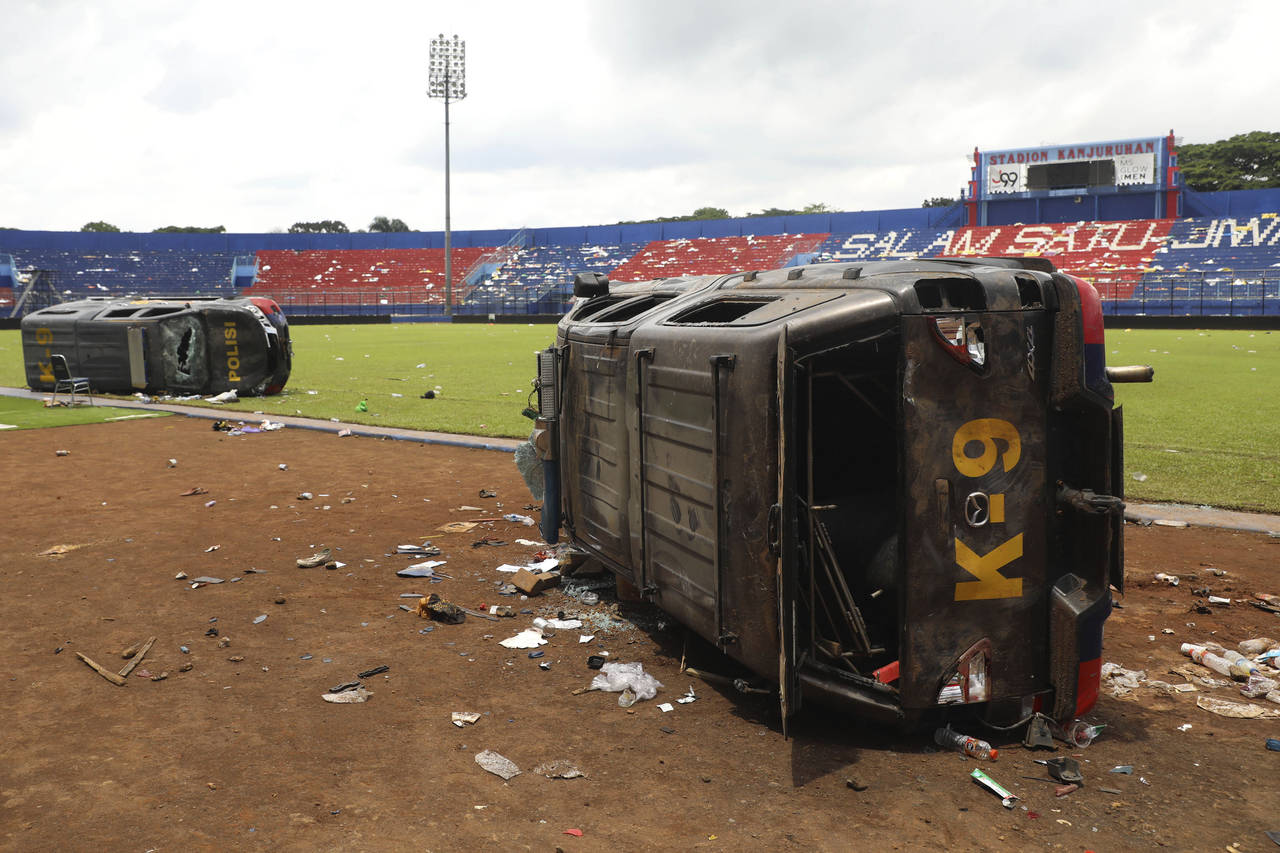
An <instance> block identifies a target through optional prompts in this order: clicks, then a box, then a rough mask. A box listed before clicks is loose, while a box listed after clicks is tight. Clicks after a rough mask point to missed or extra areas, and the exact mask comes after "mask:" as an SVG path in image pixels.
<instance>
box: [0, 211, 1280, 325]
mask: <svg viewBox="0 0 1280 853" xmlns="http://www.w3.org/2000/svg"><path fill="white" fill-rule="evenodd" d="M1186 203H1187V204H1188V206H1190V207H1191V208H1193V209H1194V210H1196V211H1202V212H1205V213H1207V214H1208V215H1201V216H1191V217H1184V218H1181V219H1128V220H1113V221H1078V222H1039V223H1031V224H1022V223H1015V224H1005V225H988V226H975V227H969V226H965V225H963V224H962V223H963V221H964V217H963V210H962V206H960V205H957V206H954V207H953V208H923V209H904V210H886V211H861V212H848V213H831V214H808V215H801V216H786V217H743V218H738V219H724V220H694V221H680V222H665V223H659V222H651V223H633V224H627V225H608V226H589V227H558V228H539V229H523V228H522V229H508V230H505V231H504V230H494V231H464V232H455V233H454V235H453V246H454V249H453V253H454V254H453V271H454V277H455V284H454V287H453V293H454V299H455V306H454V310H453V313H455V314H459V315H466V314H477V315H485V314H489V315H498V314H503V315H524V314H544V315H554V314H558V313H562V312H563V311H564V310H566V308H567V307H568V306H569V305H570V304H571V300H572V282H573V276H574V274H575V273H577V272H583V271H595V272H603V273H605V274H606V275H608V276H609V278H610V279H612V280H613V281H638V280H645V279H650V278H665V277H669V276H676V275H696V274H707V273H721V272H732V271H738V270H747V269H769V268H776V267H780V266H787V265H791V264H800V263H809V262H811V261H838V262H845V263H856V262H858V261H870V260H893V259H903V258H913V257H935V256H943V255H962V256H963V255H969V256H978V255H995V256H1003V257H1019V256H1042V257H1046V258H1049V259H1051V260H1052V261H1053V262H1054V264H1055V265H1056V266H1057V267H1058V268H1059V269H1062V270H1064V271H1067V272H1070V273H1073V274H1076V275H1079V276H1081V277H1083V278H1085V279H1088V280H1090V281H1091V282H1093V283H1094V284H1095V286H1096V287H1098V289H1099V292H1100V293H1101V294H1102V296H1103V299H1104V306H1103V307H1104V311H1105V312H1106V313H1108V314H1123V315H1142V314H1156V315H1178V316H1181V315H1193V316H1194V315H1270V316H1280V213H1278V211H1280V191H1271V190H1257V191H1250V192H1243V191H1236V192H1230V193H1198V194H1197V193H1190V192H1188V193H1187V194H1186ZM442 237H443V235H442V234H440V233H438V232H409V233H404V234H366V233H358V234H321V235H315V234H310V235H308V234H222V235H155V234H128V233H116V234H100V233H99V234H94V233H71V232H24V231H13V230H6V231H0V309H4V308H8V309H9V311H12V310H13V308H12V306H13V305H14V303H16V302H20V301H21V300H22V296H21V291H22V289H23V287H22V282H23V281H24V279H26V278H28V276H26V274H25V273H26V271H30V270H47V271H49V275H47V276H46V277H45V278H44V279H43V280H44V281H46V282H52V283H53V284H52V285H46V290H47V291H48V292H47V294H45V295H46V296H48V297H49V298H55V299H56V298H57V294H63V295H64V296H68V297H70V296H77V297H78V296H83V295H104V296H106V295H118V294H131V293H137V294H152V295H178V294H190V295H193V296H194V295H221V294H233V293H248V294H265V295H269V296H272V297H274V298H276V299H278V300H280V302H281V304H282V305H283V306H285V307H286V310H288V311H289V312H290V313H292V314H294V315H298V314H308V313H310V314H316V315H342V314H382V315H391V316H393V317H394V316H396V315H405V319H415V318H422V319H441V318H442V317H443V315H444V313H445V312H444V311H443V296H444V293H443V291H444V249H443V241H442ZM8 255H12V261H11V262H10V263H9V265H8V274H7V276H6V274H5V265H4V261H5V259H6V256H8ZM21 310H22V311H28V310H32V308H31V305H30V304H24V305H22V306H21Z"/></svg>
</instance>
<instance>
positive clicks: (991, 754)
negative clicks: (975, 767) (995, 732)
mask: <svg viewBox="0 0 1280 853" xmlns="http://www.w3.org/2000/svg"><path fill="white" fill-rule="evenodd" d="M933 741H934V743H936V744H937V745H938V746H944V747H947V748H948V749H954V750H955V751H956V752H962V753H964V754H965V755H967V756H969V757H970V758H978V759H982V760H985V761H995V760H996V756H998V755H999V754H1000V750H998V749H995V748H993V747H992V746H991V744H989V743H987V742H986V741H985V740H978V739H977V738H976V737H969V736H968V735H962V734H960V733H959V732H955V731H952V730H951V727H950V726H948V727H947V728H945V729H938V730H937V731H935V732H934V733H933Z"/></svg>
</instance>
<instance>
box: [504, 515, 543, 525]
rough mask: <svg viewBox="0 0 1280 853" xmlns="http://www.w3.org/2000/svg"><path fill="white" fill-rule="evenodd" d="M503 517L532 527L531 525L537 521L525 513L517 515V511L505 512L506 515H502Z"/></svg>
mask: <svg viewBox="0 0 1280 853" xmlns="http://www.w3.org/2000/svg"><path fill="white" fill-rule="evenodd" d="M503 518H504V519H506V520H507V521H513V522H516V523H519V524H523V525H524V526H525V527H533V525H534V524H536V523H537V522H535V521H534V520H533V519H532V518H530V517H529V516H527V515H519V514H518V513H514V512H509V513H507V514H506V515H504V516H503Z"/></svg>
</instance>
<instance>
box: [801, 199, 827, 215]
mask: <svg viewBox="0 0 1280 853" xmlns="http://www.w3.org/2000/svg"><path fill="white" fill-rule="evenodd" d="M800 212H801V213H835V211H834V210H832V209H831V208H829V207H827V206H826V205H825V204H823V203H822V202H820V201H819V202H815V203H814V204H806V205H805V206H804V210H802V211H800Z"/></svg>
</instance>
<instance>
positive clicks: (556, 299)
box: [257, 289, 573, 320]
mask: <svg viewBox="0 0 1280 853" xmlns="http://www.w3.org/2000/svg"><path fill="white" fill-rule="evenodd" d="M257 295H259V296H268V297H270V298H272V299H274V300H275V301H276V303H277V304H278V305H279V306H280V307H281V308H282V309H284V313H285V316H286V317H381V316H391V317H403V318H406V319H408V318H415V319H421V320H444V319H446V318H447V315H448V313H449V312H446V311H445V305H444V300H443V298H438V297H434V296H431V297H426V298H424V294H423V291H422V290H420V289H416V290H384V289H377V290H326V289H317V290H309V291H306V292H304V293H290V292H287V291H285V292H281V293H278V294H273V293H270V292H262V293H258V294H257ZM572 304H573V297H572V295H571V294H570V293H568V292H556V291H552V292H548V293H543V294H541V295H537V296H534V295H532V294H527V293H502V294H489V293H480V292H473V293H470V294H467V295H456V294H455V298H454V303H453V311H452V314H453V315H454V316H460V317H523V316H546V315H557V316H558V315H560V314H564V313H565V312H566V311H568V310H569V308H570V307H571V306H572Z"/></svg>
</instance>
